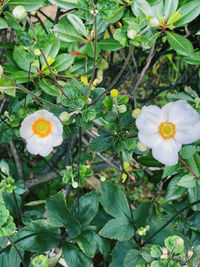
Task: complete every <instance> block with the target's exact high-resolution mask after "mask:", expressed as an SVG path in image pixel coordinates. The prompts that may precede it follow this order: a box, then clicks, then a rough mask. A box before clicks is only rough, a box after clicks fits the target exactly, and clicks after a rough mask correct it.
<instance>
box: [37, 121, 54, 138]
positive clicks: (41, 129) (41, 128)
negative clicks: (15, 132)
mask: <svg viewBox="0 0 200 267" xmlns="http://www.w3.org/2000/svg"><path fill="white" fill-rule="evenodd" d="M32 130H33V133H34V134H36V135H38V136H39V137H42V138H43V137H46V136H48V135H49V134H50V132H51V122H50V121H48V120H45V119H38V120H36V121H35V122H34V123H33V125H32Z"/></svg>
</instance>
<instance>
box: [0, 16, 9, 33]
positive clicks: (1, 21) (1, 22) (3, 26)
mask: <svg viewBox="0 0 200 267" xmlns="http://www.w3.org/2000/svg"><path fill="white" fill-rule="evenodd" d="M7 27H8V24H7V22H6V21H5V19H2V18H0V30H1V29H6V28H7Z"/></svg>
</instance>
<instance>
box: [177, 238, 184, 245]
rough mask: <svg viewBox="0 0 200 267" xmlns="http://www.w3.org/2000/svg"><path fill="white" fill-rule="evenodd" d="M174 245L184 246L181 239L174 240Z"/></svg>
mask: <svg viewBox="0 0 200 267" xmlns="http://www.w3.org/2000/svg"><path fill="white" fill-rule="evenodd" d="M176 244H177V245H178V246H182V245H183V244H184V241H183V239H182V238H178V239H177V240H176Z"/></svg>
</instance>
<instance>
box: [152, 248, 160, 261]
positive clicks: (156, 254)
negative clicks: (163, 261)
mask: <svg viewBox="0 0 200 267" xmlns="http://www.w3.org/2000/svg"><path fill="white" fill-rule="evenodd" d="M161 255H162V251H161V249H160V246H158V245H153V246H152V247H151V256H152V257H153V258H155V259H158V258H160V256H161Z"/></svg>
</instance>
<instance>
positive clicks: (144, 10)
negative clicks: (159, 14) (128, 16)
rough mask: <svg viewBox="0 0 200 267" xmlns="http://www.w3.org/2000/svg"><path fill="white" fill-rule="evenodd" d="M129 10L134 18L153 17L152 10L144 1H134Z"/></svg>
mask: <svg viewBox="0 0 200 267" xmlns="http://www.w3.org/2000/svg"><path fill="white" fill-rule="evenodd" d="M131 8H132V11H133V14H134V15H135V16H153V11H152V8H151V6H150V5H149V3H148V2H147V1H146V0H135V1H134V3H133V4H132V6H131Z"/></svg>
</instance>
